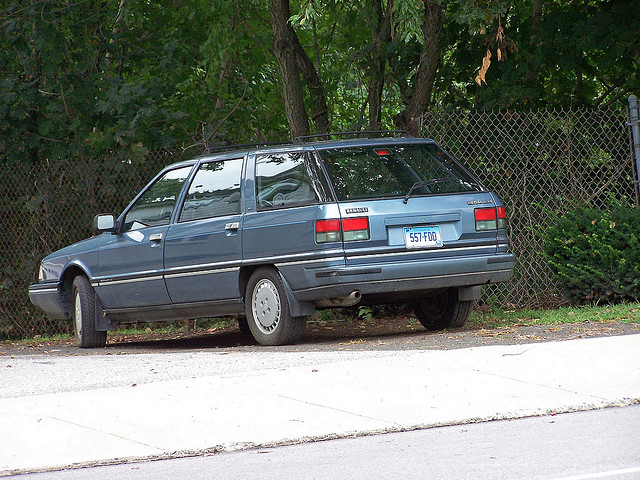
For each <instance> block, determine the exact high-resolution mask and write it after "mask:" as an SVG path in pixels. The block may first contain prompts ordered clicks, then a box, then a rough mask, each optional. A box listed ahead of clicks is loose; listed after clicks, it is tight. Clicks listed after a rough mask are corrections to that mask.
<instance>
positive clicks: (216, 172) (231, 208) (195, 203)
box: [180, 158, 242, 222]
mask: <svg viewBox="0 0 640 480" xmlns="http://www.w3.org/2000/svg"><path fill="white" fill-rule="evenodd" d="M241 176H242V159H241V158H237V159H233V160H222V161H217V162H209V163H203V164H202V165H200V168H199V169H198V171H197V172H196V174H195V176H194V177H193V181H192V182H191V186H190V187H189V192H188V193H187V198H186V199H185V201H184V206H183V207H182V213H181V214H180V221H181V222H188V221H190V220H200V219H202V218H211V217H221V216H225V215H234V214H238V213H240V178H241Z"/></svg>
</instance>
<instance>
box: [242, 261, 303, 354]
mask: <svg viewBox="0 0 640 480" xmlns="http://www.w3.org/2000/svg"><path fill="white" fill-rule="evenodd" d="M245 306H246V311H247V322H248V324H249V330H250V331H251V334H252V335H253V337H254V338H255V339H256V341H257V342H258V343H260V344H261V345H287V344H291V343H295V342H296V341H297V340H299V339H300V337H301V336H302V333H303V332H304V327H305V322H306V318H305V317H292V316H291V312H290V311H289V302H288V300H287V293H286V289H285V287H284V283H283V281H282V278H281V277H280V273H279V272H278V271H277V270H275V269H273V268H259V269H258V270H256V271H255V272H254V273H253V275H251V277H250V278H249V282H248V284H247V291H246V294H245Z"/></svg>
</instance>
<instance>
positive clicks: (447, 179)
mask: <svg viewBox="0 0 640 480" xmlns="http://www.w3.org/2000/svg"><path fill="white" fill-rule="evenodd" d="M452 181H453V182H456V181H457V179H455V178H451V177H442V178H432V179H431V180H421V181H419V182H416V183H414V184H413V185H411V188H410V189H409V191H408V192H407V194H406V195H405V196H404V200H403V202H404V204H405V205H406V204H407V202H408V201H409V197H410V196H411V194H412V193H413V191H414V190H416V189H417V188H420V187H426V186H428V185H435V184H436V183H442V182H452Z"/></svg>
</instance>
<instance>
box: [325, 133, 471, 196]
mask: <svg viewBox="0 0 640 480" xmlns="http://www.w3.org/2000/svg"><path fill="white" fill-rule="evenodd" d="M319 153H320V156H321V157H322V159H323V160H324V163H325V166H326V169H327V171H328V172H329V175H330V177H331V179H332V181H333V185H334V187H335V190H336V194H337V196H338V200H343V201H345V200H357V199H365V198H380V197H399V196H404V195H406V194H407V192H408V191H409V189H411V188H412V187H414V190H413V195H416V196H417V195H435V194H444V193H459V192H469V191H477V190H481V189H482V187H481V186H480V185H479V184H478V183H477V181H476V180H474V179H473V178H472V177H471V176H470V175H469V174H468V173H467V172H466V171H465V170H464V169H463V168H462V167H461V166H460V165H459V164H458V163H457V162H456V161H455V160H453V159H452V158H451V157H450V156H449V155H447V153H446V152H444V151H443V150H441V149H440V148H439V147H438V146H437V145H433V144H427V145H402V146H397V145H396V146H390V147H385V146H381V147H379V146H376V147H358V148H347V149H329V150H321V151H319Z"/></svg>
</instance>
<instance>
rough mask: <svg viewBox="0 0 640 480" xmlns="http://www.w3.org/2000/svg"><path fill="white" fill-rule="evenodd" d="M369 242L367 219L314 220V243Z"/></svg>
mask: <svg viewBox="0 0 640 480" xmlns="http://www.w3.org/2000/svg"><path fill="white" fill-rule="evenodd" d="M343 239H344V241H345V242H353V241H357V240H369V218H367V217H359V218H345V219H344V220H342V222H341V221H340V220H338V219H329V220H316V242H317V243H328V242H339V241H341V240H343Z"/></svg>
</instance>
